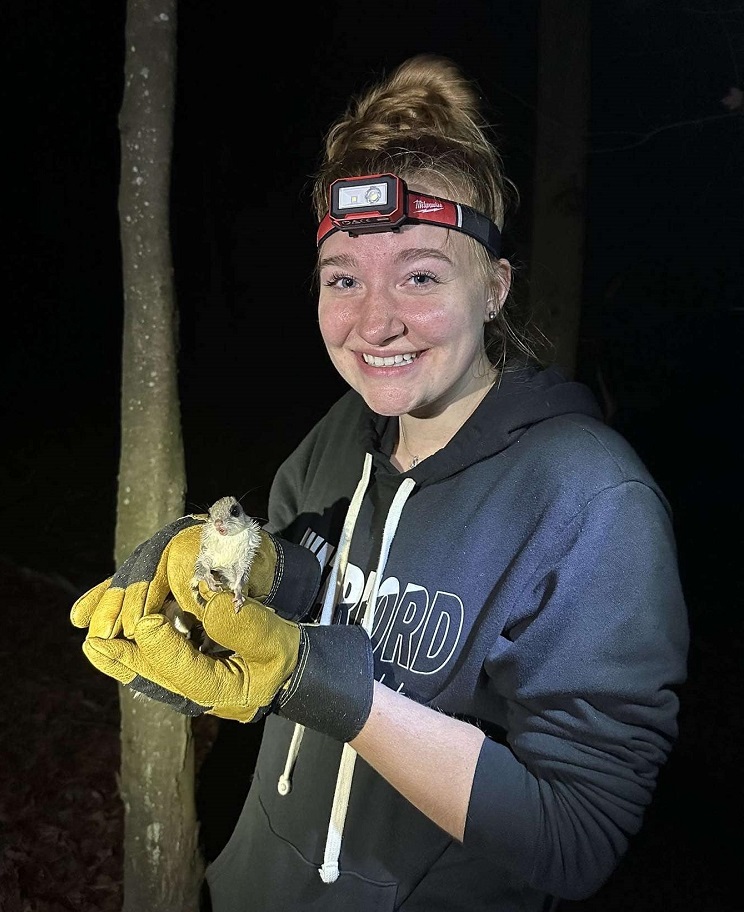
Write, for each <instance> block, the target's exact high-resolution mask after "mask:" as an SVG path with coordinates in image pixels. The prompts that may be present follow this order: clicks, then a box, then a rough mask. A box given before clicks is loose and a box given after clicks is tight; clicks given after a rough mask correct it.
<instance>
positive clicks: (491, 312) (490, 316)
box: [488, 310, 496, 320]
mask: <svg viewBox="0 0 744 912" xmlns="http://www.w3.org/2000/svg"><path fill="white" fill-rule="evenodd" d="M488 319H489V320H495V319H496V311H495V310H489V311H488Z"/></svg>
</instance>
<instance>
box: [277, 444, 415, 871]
mask: <svg viewBox="0 0 744 912" xmlns="http://www.w3.org/2000/svg"><path fill="white" fill-rule="evenodd" d="M371 474H372V457H371V456H370V454H369V453H367V454H366V455H365V457H364V467H363V469H362V476H361V478H360V479H359V483H358V484H357V487H356V490H355V491H354V496H353V497H352V498H351V503H350V504H349V509H348V510H347V512H346V518H345V519H344V526H343V529H342V531H341V538H340V540H339V544H338V552H337V556H336V560H335V561H334V565H333V569H332V571H331V576H330V579H329V581H328V587H327V589H326V593H325V598H324V599H323V608H322V610H321V614H320V620H319V623H320V624H323V625H329V624H331V623H332V621H333V616H334V613H335V611H336V608H337V607H338V603H339V601H340V599H341V596H342V594H343V582H344V577H345V575H346V567H347V564H348V562H349V552H350V551H351V539H352V536H353V534H354V528H355V526H356V522H357V519H358V518H359V511H360V510H361V507H362V501H363V500H364V495H365V493H366V490H367V487H368V486H369V480H370V477H371ZM415 487H416V483H415V482H414V480H413V479H412V478H405V479H404V480H403V482H402V483H401V486H400V487H399V488H398V490H397V492H396V494H395V497H394V498H393V502H392V504H391V505H390V509H389V510H388V515H387V517H386V519H385V526H384V529H383V533H382V545H381V547H380V557H379V560H378V562H377V569H376V570H375V573H374V576H373V583H372V591H371V592H370V594H369V598H368V600H367V607H366V610H365V614H364V619H363V621H362V626H363V627H364V629H365V630H366V631H367V634H368V635H369V636H370V637H371V636H372V628H373V625H374V616H375V605H376V603H377V593H378V591H379V588H380V582H381V580H382V575H383V573H384V570H385V564H386V563H387V559H388V555H389V553H390V546H391V545H392V542H393V538H394V537H395V533H396V530H397V528H398V522H399V521H400V516H401V513H402V512H403V507H404V505H405V502H406V500H407V499H408V496H409V495H410V493H411V491H412V490H413V489H414V488H415ZM304 731H305V727H304V726H303V725H299V724H297V725H295V728H294V732H293V734H292V741H291V742H290V745H289V750H288V751H287V759H286V762H285V764H284V771H283V773H282V775H281V776H280V777H279V782H278V783H277V789H278V791H279V794H280V795H288V794H289V793H290V791H291V790H292V772H293V770H294V766H295V763H296V761H297V755H298V754H299V752H300V745H301V743H302V736H303V734H304ZM356 757H357V753H356V751H355V750H354V748H353V747H350V746H349V745H348V744H344V749H343V752H342V754H341V761H340V763H339V768H338V776H337V778H336V790H335V793H334V796H333V806H332V808H331V816H330V820H329V822H328V834H327V836H326V845H325V851H324V853H323V864H322V865H321V867H320V868H319V869H318V871H319V873H320V877H321V880H322V881H323V882H324V883H333V882H334V881H335V880H336V879H337V878H338V873H339V871H338V858H339V854H340V852H341V837H342V835H343V830H344V823H345V821H346V811H347V809H348V807H349V795H350V793H351V782H352V778H353V776H354V764H355V763H356Z"/></svg>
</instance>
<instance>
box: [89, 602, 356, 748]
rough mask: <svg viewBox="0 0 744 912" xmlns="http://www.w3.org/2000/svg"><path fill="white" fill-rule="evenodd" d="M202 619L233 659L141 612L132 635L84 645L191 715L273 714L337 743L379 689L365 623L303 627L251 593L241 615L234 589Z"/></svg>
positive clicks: (140, 688)
mask: <svg viewBox="0 0 744 912" xmlns="http://www.w3.org/2000/svg"><path fill="white" fill-rule="evenodd" d="M203 624H204V629H205V632H206V633H207V635H208V636H209V637H210V638H211V639H213V640H215V641H216V642H217V643H220V644H221V645H222V646H224V647H226V648H227V649H229V650H231V651H232V655H230V656H229V657H227V658H224V657H215V656H212V655H208V654H205V653H202V652H199V651H198V650H197V649H195V648H194V646H193V645H192V643H191V642H190V641H189V640H187V639H185V638H184V637H183V636H182V635H181V634H179V633H178V632H177V631H176V630H175V629H174V627H172V626H171V624H170V623H169V622H168V619H167V618H166V617H165V616H164V615H162V614H150V615H147V616H145V617H143V618H141V619H140V620H139V622H138V623H137V624H136V626H135V629H134V639H133V640H126V639H105V638H97V637H91V636H89V637H88V638H87V639H86V640H85V642H84V643H83V651H84V652H85V655H86V656H87V658H88V659H89V660H90V661H91V662H92V664H93V665H95V666H96V668H98V669H99V670H100V671H102V672H104V673H105V674H107V675H109V676H110V677H113V678H116V680H118V681H120V682H121V683H122V684H124V685H126V686H128V687H130V688H131V689H132V690H134V691H136V692H139V693H143V694H145V695H147V696H149V697H152V698H153V699H156V700H159V701H161V702H163V703H166V704H168V705H170V706H171V707H172V708H173V709H175V710H177V711H178V712H181V713H183V714H185V715H191V716H194V715H201V714H202V713H205V712H206V713H211V714H212V715H215V716H219V717H221V718H223V719H234V720H237V721H240V722H256V721H258V720H259V719H261V718H263V716H265V715H266V714H267V713H268V712H272V711H276V712H277V713H278V714H279V715H282V716H284V717H285V718H288V719H291V720H292V721H293V722H298V723H300V724H301V725H305V726H307V727H309V728H313V729H315V730H316V731H320V732H322V733H324V734H327V735H329V736H331V737H333V738H336V739H337V740H339V741H350V740H351V739H352V738H354V737H355V736H356V735H357V734H358V733H359V732H360V731H361V729H362V726H363V725H364V723H365V722H366V720H367V717H368V715H369V712H370V709H371V706H372V690H373V685H374V672H373V659H372V644H371V641H370V639H369V636H368V635H367V632H366V631H365V630H364V628H362V627H360V626H357V625H348V626H347V625H332V626H318V625H316V624H297V623H294V622H293V621H288V620H285V619H284V618H282V617H280V616H279V615H278V614H276V613H275V612H274V611H272V610H271V609H270V608H267V607H266V606H265V605H262V604H261V603H260V602H258V601H256V600H255V599H251V598H249V599H247V600H246V602H245V604H244V605H243V607H242V609H241V611H240V613H239V614H236V613H235V611H234V607H233V603H232V598H231V596H230V593H229V592H218V593H214V594H212V596H211V597H210V598H209V600H208V602H207V605H206V607H205V608H204V613H203Z"/></svg>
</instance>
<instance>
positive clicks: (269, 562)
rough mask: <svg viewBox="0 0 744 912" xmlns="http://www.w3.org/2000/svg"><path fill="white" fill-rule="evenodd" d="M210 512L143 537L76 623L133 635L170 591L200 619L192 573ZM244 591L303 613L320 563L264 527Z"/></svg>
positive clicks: (76, 611)
mask: <svg viewBox="0 0 744 912" xmlns="http://www.w3.org/2000/svg"><path fill="white" fill-rule="evenodd" d="M207 518H208V517H207V516H206V515H189V516H182V517H180V518H179V519H177V520H175V521H174V522H171V523H169V524H168V525H166V526H164V527H163V528H162V529H160V530H159V531H158V532H156V533H155V534H154V535H153V536H152V537H151V538H149V539H147V541H144V542H142V544H140V545H138V547H137V548H135V549H134V551H133V552H132V554H130V556H129V557H128V558H127V559H126V560H125V561H124V563H123V564H122V565H121V567H119V569H118V570H117V571H116V572H115V573H114V574H113V576H110V577H108V579H105V580H103V582H101V583H98V585H96V586H94V587H93V588H92V589H90V590H88V592H86V593H84V594H83V595H81V596H80V598H79V599H78V600H77V601H76V602H75V604H74V605H73V606H72V610H71V612H70V620H71V622H72V624H73V625H74V626H75V627H88V628H89V630H88V636H89V637H103V638H105V639H110V638H112V637H120V636H124V637H127V638H129V639H131V638H132V636H133V635H134V630H135V627H136V625H137V622H138V621H139V620H140V619H141V618H142V617H144V616H145V615H148V614H154V613H157V612H160V611H161V610H162V608H163V604H164V602H165V600H166V598H167V597H168V596H169V594H170V593H173V595H174V596H175V598H176V600H177V601H178V603H179V605H180V606H181V607H182V608H183V609H184V610H186V611H189V612H191V613H192V614H194V615H196V617H197V618H198V619H199V620H201V619H202V618H201V614H202V612H203V606H202V605H200V604H198V603H197V601H196V599H194V597H193V594H192V590H191V578H192V577H193V575H194V565H195V563H196V558H197V555H198V553H199V545H200V539H201V529H202V526H203V525H204V523H205V522H206V520H207ZM259 535H260V537H261V544H260V545H259V548H258V551H257V552H256V555H255V557H254V558H253V564H252V566H251V572H250V576H249V578H248V584H247V585H246V586H245V587H244V590H243V591H244V594H245V595H247V596H249V597H251V598H254V599H258V600H260V601H262V602H265V603H268V604H271V605H272V606H273V607H274V608H275V609H276V610H277V611H278V612H279V613H280V614H282V615H283V616H286V617H289V618H300V617H302V616H303V615H304V614H305V613H306V612H307V611H308V610H309V609H310V607H311V606H312V602H313V598H314V596H315V593H316V591H317V588H318V584H319V581H320V565H319V564H318V561H317V560H316V558H315V556H314V555H313V554H312V552H310V551H309V550H308V549H307V548H304V547H302V546H301V545H296V544H293V543H292V542H286V541H283V540H281V539H279V538H277V537H276V536H274V535H272V534H271V533H269V532H266V531H264V530H263V529H261V530H260V532H259Z"/></svg>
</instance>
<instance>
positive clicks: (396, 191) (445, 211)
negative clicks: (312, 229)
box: [317, 174, 501, 257]
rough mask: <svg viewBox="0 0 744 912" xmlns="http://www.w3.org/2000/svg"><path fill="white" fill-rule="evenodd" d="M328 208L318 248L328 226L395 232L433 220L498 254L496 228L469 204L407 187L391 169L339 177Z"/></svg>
mask: <svg viewBox="0 0 744 912" xmlns="http://www.w3.org/2000/svg"><path fill="white" fill-rule="evenodd" d="M329 196H330V208H329V211H328V214H327V215H326V216H325V217H324V218H323V221H322V222H321V223H320V225H319V227H318V237H317V242H318V247H320V245H321V244H322V243H323V241H324V240H325V239H326V238H327V237H328V236H329V235H331V234H333V233H334V231H346V232H347V233H348V234H349V235H350V236H351V237H356V236H357V235H359V234H372V233H376V232H378V231H398V230H399V229H400V227H401V226H402V225H405V224H409V223H412V224H428V225H438V226H440V227H442V228H453V229H454V230H455V231H461V232H462V233H463V234H467V235H469V236H470V237H472V238H475V240H476V241H479V242H480V243H481V244H483V246H484V247H485V248H486V249H487V250H488V251H489V252H490V253H492V254H493V255H494V256H495V257H498V256H500V255H501V232H500V231H499V229H498V227H497V226H496V225H495V224H494V223H493V222H492V221H491V219H489V218H488V217H487V216H485V215H483V213H482V212H476V210H475V209H471V208H470V206H465V205H463V204H462V203H455V202H453V201H452V200H448V199H444V198H442V197H439V196H429V195H428V194H427V193H415V192H414V191H413V190H409V189H408V187H407V186H406V182H405V181H404V180H403V178H401V177H397V176H396V175H395V174H365V175H363V176H361V177H341V178H339V179H338V180H335V181H333V183H332V184H331V186H330V191H329Z"/></svg>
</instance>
